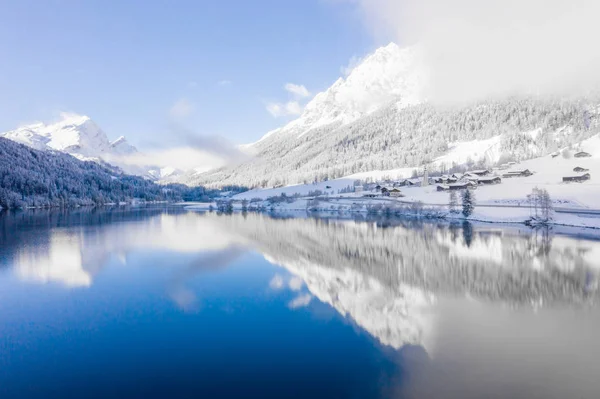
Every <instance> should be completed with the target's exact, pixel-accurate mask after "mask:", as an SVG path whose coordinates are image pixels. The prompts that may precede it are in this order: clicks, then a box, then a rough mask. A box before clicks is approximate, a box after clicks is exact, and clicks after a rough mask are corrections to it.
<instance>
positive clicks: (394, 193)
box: [388, 188, 402, 198]
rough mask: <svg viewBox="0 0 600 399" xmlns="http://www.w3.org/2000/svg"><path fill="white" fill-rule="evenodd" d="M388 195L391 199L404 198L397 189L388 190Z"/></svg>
mask: <svg viewBox="0 0 600 399" xmlns="http://www.w3.org/2000/svg"><path fill="white" fill-rule="evenodd" d="M388 195H389V196H390V197H396V198H397V197H402V192H401V191H400V190H398V189H397V188H392V189H389V190H388Z"/></svg>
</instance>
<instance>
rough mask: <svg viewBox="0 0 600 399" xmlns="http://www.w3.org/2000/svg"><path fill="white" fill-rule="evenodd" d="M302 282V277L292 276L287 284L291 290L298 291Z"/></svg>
mask: <svg viewBox="0 0 600 399" xmlns="http://www.w3.org/2000/svg"><path fill="white" fill-rule="evenodd" d="M303 284H304V281H302V279H301V278H300V277H298V276H294V277H292V278H291V279H290V281H288V286H289V287H290V290H292V291H300V290H301V289H302V285H303Z"/></svg>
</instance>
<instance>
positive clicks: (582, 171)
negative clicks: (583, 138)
mask: <svg viewBox="0 0 600 399" xmlns="http://www.w3.org/2000/svg"><path fill="white" fill-rule="evenodd" d="M558 155H559V153H554V154H551V155H550V156H551V157H552V158H556V157H557V156H558ZM591 156H592V155H591V154H589V153H587V152H584V151H580V152H577V153H576V154H574V155H573V157H574V158H590V157H591ZM517 165H518V164H517V162H507V163H505V164H502V165H499V166H497V167H494V168H491V169H475V170H469V171H466V172H464V173H460V172H456V173H452V174H440V175H439V176H430V175H429V173H428V170H427V167H424V168H423V173H422V176H420V177H415V178H410V179H397V180H392V179H382V180H381V181H376V182H368V183H363V182H359V181H357V182H356V183H355V186H354V192H355V193H362V197H365V198H376V197H395V198H400V197H404V196H405V195H404V194H403V192H402V190H404V189H407V188H411V187H426V186H435V187H436V191H438V192H446V191H461V190H475V189H477V188H478V187H480V186H487V185H496V184H502V179H516V178H526V177H529V176H532V175H534V174H535V171H532V170H529V169H515V167H516V166H517ZM568 172H569V173H568V174H567V175H565V176H563V177H562V183H565V184H566V183H583V182H586V181H588V180H590V179H591V174H590V173H589V169H587V168H583V167H581V166H576V167H575V168H573V169H572V171H568ZM327 187H329V188H330V186H327Z"/></svg>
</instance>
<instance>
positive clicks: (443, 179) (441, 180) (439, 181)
mask: <svg viewBox="0 0 600 399" xmlns="http://www.w3.org/2000/svg"><path fill="white" fill-rule="evenodd" d="M448 179H449V176H448V175H442V176H439V177H435V178H434V179H433V182H434V183H436V184H444V183H448Z"/></svg>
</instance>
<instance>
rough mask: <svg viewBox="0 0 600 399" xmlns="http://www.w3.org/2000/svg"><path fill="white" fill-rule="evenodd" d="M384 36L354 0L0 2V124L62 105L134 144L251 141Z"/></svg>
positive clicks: (42, 115)
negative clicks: (187, 138) (186, 137)
mask: <svg viewBox="0 0 600 399" xmlns="http://www.w3.org/2000/svg"><path fill="white" fill-rule="evenodd" d="M384 42H385V40H384V39H383V38H380V40H379V39H375V38H374V36H373V35H371V34H370V32H369V30H368V28H367V27H366V25H365V24H363V23H362V20H361V16H360V9H359V7H358V5H357V3H355V2H354V1H344V0H285V1H283V0H253V1H241V0H197V1H186V0H178V1H175V2H168V1H163V0H153V1H135V0H127V1H105V0H103V1H96V0H86V1H79V0H45V1H38V0H18V1H17V0H0V93H1V95H0V109H1V110H2V111H1V112H0V132H3V131H7V130H11V129H14V128H16V127H18V126H20V125H23V124H26V123H29V122H35V121H47V122H48V121H52V120H56V119H57V118H58V117H59V115H60V113H61V112H70V113H79V114H85V115H88V116H90V117H91V118H92V119H93V120H94V121H95V122H96V123H98V125H100V126H101V127H102V129H103V130H104V131H105V132H106V133H107V134H108V136H109V138H110V139H115V138H117V137H118V136H121V135H123V136H126V137H127V138H128V140H129V141H130V142H132V143H133V144H134V145H136V146H138V147H139V148H140V149H144V148H156V147H162V146H171V145H177V143H178V141H181V140H182V139H181V137H180V135H178V134H176V131H177V130H178V129H179V128H185V130H186V132H192V134H197V135H199V136H220V137H224V138H226V139H227V140H229V141H231V142H232V143H247V142H252V141H255V140H257V139H259V138H260V137H261V136H262V135H264V134H265V133H266V132H268V131H269V130H272V129H274V128H276V127H279V126H281V125H283V124H284V123H285V122H286V121H288V120H290V119H291V118H293V117H295V116H296V115H297V114H298V113H300V112H301V110H302V106H303V105H304V104H305V103H306V102H307V101H308V100H309V99H310V98H311V96H313V95H314V94H315V93H316V92H318V91H321V90H323V89H326V88H327V87H328V86H330V85H331V84H332V83H333V82H334V81H335V80H336V79H337V78H338V77H339V76H340V75H341V74H342V68H343V67H344V66H345V65H347V64H348V62H349V60H350V59H352V58H353V57H360V56H363V55H364V54H366V53H368V52H370V51H372V50H373V49H375V48H376V47H377V46H378V45H380V44H384ZM174 126H176V127H175V128H174Z"/></svg>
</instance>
